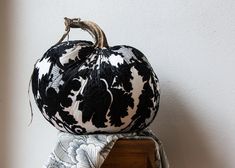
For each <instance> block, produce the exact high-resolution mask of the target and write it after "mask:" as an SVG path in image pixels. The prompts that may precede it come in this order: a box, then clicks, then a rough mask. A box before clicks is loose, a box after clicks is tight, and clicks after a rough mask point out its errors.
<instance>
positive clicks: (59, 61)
mask: <svg viewBox="0 0 235 168" xmlns="http://www.w3.org/2000/svg"><path fill="white" fill-rule="evenodd" d="M32 91H33V95H34V98H35V100H36V103H37V105H38V107H39V109H40V111H41V113H42V114H43V116H44V117H45V119H46V120H47V121H49V122H50V123H51V124H52V125H53V126H55V127H56V128H57V129H59V130H60V131H65V132H69V133H73V134H88V133H89V134H90V133H118V132H135V131H140V130H143V129H144V128H146V127H147V126H148V125H149V124H150V123H151V122H152V121H153V119H154V118H155V116H156V113H157V111H158V108H159V99H160V93H159V82H158V78H157V76H156V74H155V73H154V71H153V69H152V67H151V65H150V64H149V62H148V60H147V58H146V57H145V56H144V54H143V53H141V52H140V51H139V50H137V49H135V48H133V47H130V46H124V45H121V46H114V47H108V48H106V47H104V48H95V47H94V45H93V44H92V43H91V42H88V41H67V42H62V43H60V44H57V45H54V46H52V47H51V48H50V49H49V50H48V51H47V52H46V53H45V54H44V55H43V57H42V58H41V59H40V60H38V61H37V63H36V64H35V67H34V71H33V74H32Z"/></svg>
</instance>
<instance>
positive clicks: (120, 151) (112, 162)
mask: <svg viewBox="0 0 235 168" xmlns="http://www.w3.org/2000/svg"><path fill="white" fill-rule="evenodd" d="M154 160H155V143H154V141H153V140H150V139H142V140H134V139H121V140H118V141H117V142H116V143H115V145H114V147H113V148H112V150H111V152H110V153H109V155H108V157H107V158H106V160H105V161H104V163H103V165H102V166H101V168H154V166H155V164H154Z"/></svg>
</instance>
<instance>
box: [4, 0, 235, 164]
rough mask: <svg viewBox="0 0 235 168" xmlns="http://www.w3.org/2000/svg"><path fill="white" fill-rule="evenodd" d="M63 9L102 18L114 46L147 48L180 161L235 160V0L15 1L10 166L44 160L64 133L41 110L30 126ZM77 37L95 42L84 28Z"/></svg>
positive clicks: (161, 129)
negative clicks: (35, 75)
mask: <svg viewBox="0 0 235 168" xmlns="http://www.w3.org/2000/svg"><path fill="white" fill-rule="evenodd" d="M64 16H68V17H81V18H83V19H90V20H93V21H95V22H97V23H98V24H99V25H100V27H102V28H103V30H104V31H105V33H106V36H107V38H108V41H109V44H110V45H117V44H127V45H132V46H134V47H136V48H138V49H140V50H141V51H142V52H143V53H145V54H146V56H147V57H148V59H149V61H150V62H151V64H152V66H153V68H154V69H155V70H156V72H157V74H158V76H159V78H160V82H161V89H162V90H161V91H162V96H161V105H160V111H159V113H158V115H157V118H156V120H155V122H154V124H153V125H152V129H153V130H154V131H155V132H156V133H157V134H158V136H159V137H160V138H161V139H162V141H163V143H164V145H165V149H166V152H167V154H168V157H169V161H170V163H171V165H172V167H174V168H198V167H200V168H221V167H224V168H234V167H235V159H234V157H235V153H234V151H235V135H234V132H235V76H234V72H235V1H234V0H206V1H205V0H149V1H144V0H135V1H132V0H125V1H120V0H119V1H118V0H113V1H110V0H96V1H91V0H86V1H85V0H83V1H82V0H66V1H62V0H50V1H48V0H15V1H12V3H11V4H10V8H9V10H8V24H9V25H8V28H9V29H10V31H11V33H9V35H8V37H9V38H10V43H9V44H8V47H9V49H10V50H9V52H11V54H10V55H1V57H0V58H1V62H2V63H4V67H5V68H4V70H5V72H7V73H2V75H3V78H1V80H4V79H7V80H6V81H5V84H4V85H3V84H1V92H3V93H4V94H2V93H1V101H2V104H1V105H3V106H4V108H5V109H7V111H6V110H3V111H5V113H6V114H7V117H8V120H5V119H3V118H2V120H4V121H6V123H7V125H6V126H7V132H8V134H7V137H8V143H7V146H6V147H7V149H6V150H5V151H3V152H4V153H6V152H7V151H8V157H9V158H8V163H9V167H10V168H15V167H20V168H32V167H35V168H36V167H41V165H42V164H43V163H44V162H45V161H46V160H47V157H48V155H49V153H50V152H51V151H52V149H53V147H54V145H55V143H56V135H57V131H56V130H55V129H54V128H53V127H52V126H51V125H50V124H49V123H47V122H46V120H44V119H43V117H42V115H41V114H40V112H39V111H38V110H37V109H36V107H34V120H33V123H32V125H31V126H30V127H28V126H27V124H28V123H29V120H30V110H29V104H28V95H27V88H28V82H29V78H30V74H31V72H32V69H33V64H34V63H35V61H36V60H37V59H38V58H40V57H41V56H42V55H43V53H44V52H45V51H46V50H47V49H48V48H49V47H50V46H51V45H52V44H54V43H55V42H56V41H57V40H58V39H59V37H60V36H61V35H62V33H63V30H64V25H63V17H64ZM70 37H71V38H73V39H76V38H77V39H80V38H88V39H90V37H89V35H87V34H86V33H82V32H81V31H79V30H74V31H73V33H72V34H71V35H70ZM2 60H5V61H4V62H3V61H2ZM5 63H7V64H5ZM2 67H3V65H2Z"/></svg>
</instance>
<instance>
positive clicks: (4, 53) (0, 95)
mask: <svg viewBox="0 0 235 168" xmlns="http://www.w3.org/2000/svg"><path fill="white" fill-rule="evenodd" d="M8 11H9V1H7V0H1V1H0V20H1V25H0V39H1V42H0V79H1V82H0V108H1V111H0V135H1V138H0V167H1V168H8V167H9V166H8V163H9V162H8V160H7V159H8V157H7V156H9V155H10V154H9V153H8V150H7V148H8V147H9V146H7V141H8V134H7V133H8V130H7V129H8V127H7V123H8V121H7V119H8V118H7V114H8V113H9V107H10V104H9V102H10V101H9V100H10V98H9V96H8V91H9V90H10V88H9V86H8V81H9V80H8V79H9V71H8V70H9V64H8V62H9V61H8V60H7V59H8V58H9V53H8V47H9V46H8V44H9V40H8V37H9V29H8V28H7V25H8V21H7V13H8Z"/></svg>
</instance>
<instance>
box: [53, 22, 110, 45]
mask: <svg viewBox="0 0 235 168" xmlns="http://www.w3.org/2000/svg"><path fill="white" fill-rule="evenodd" d="M64 20H65V22H64V24H65V33H64V34H63V36H62V37H61V39H60V40H59V41H58V43H57V44H59V43H61V42H62V41H63V40H64V39H65V37H66V36H67V35H68V34H69V31H70V28H81V29H82V30H85V31H87V32H88V33H89V34H90V35H91V36H92V37H93V39H94V40H95V43H94V47H95V48H103V47H106V48H108V42H107V39H106V36H105V34H104V32H103V31H102V29H101V28H100V27H99V26H98V25H97V24H96V23H94V22H91V21H81V19H80V18H75V19H69V18H67V17H65V18H64Z"/></svg>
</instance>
